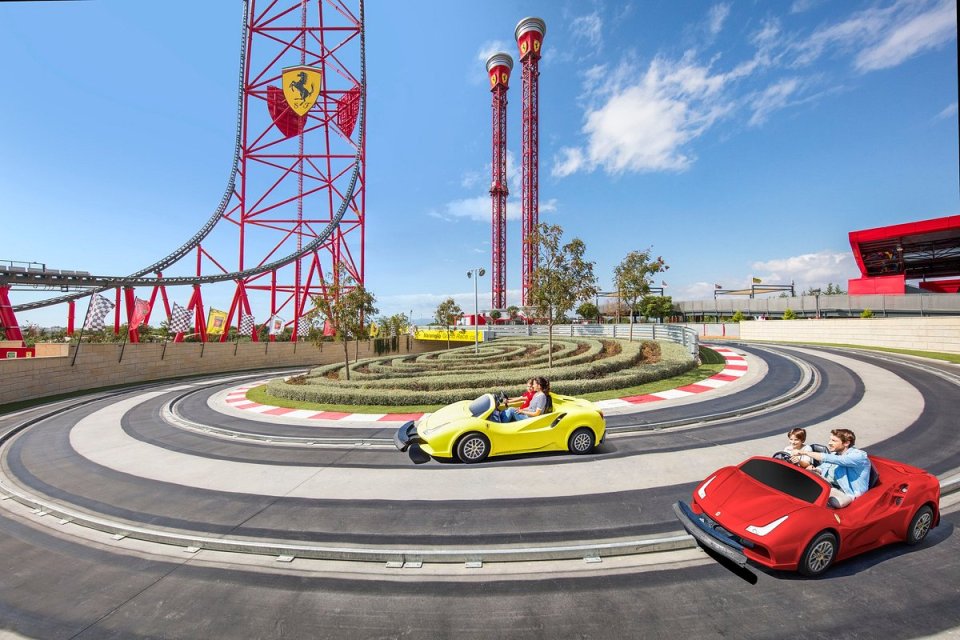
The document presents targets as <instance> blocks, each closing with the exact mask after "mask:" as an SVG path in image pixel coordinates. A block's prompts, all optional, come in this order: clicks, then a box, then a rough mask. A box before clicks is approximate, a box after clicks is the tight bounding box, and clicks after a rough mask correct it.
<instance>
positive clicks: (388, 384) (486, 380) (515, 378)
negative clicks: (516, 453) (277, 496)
mask: <svg viewBox="0 0 960 640" xmlns="http://www.w3.org/2000/svg"><path fill="white" fill-rule="evenodd" d="M540 342H544V343H545V342H546V340H545V339H542V338H537V337H520V338H502V339H500V340H497V343H498V347H497V351H498V352H499V353H500V354H501V355H502V354H504V353H508V352H509V353H516V351H517V349H520V348H522V350H523V351H524V352H525V353H528V352H529V353H530V355H533V354H538V355H537V356H536V357H533V358H531V360H532V361H530V360H518V361H515V362H511V363H507V364H505V363H503V362H502V361H501V362H490V363H487V364H486V365H484V364H480V363H479V362H474V363H473V366H472V367H471V368H470V369H469V371H464V370H462V369H459V368H458V369H449V368H446V367H439V368H438V370H430V368H429V367H430V365H431V364H437V363H439V362H440V360H439V359H438V358H434V359H432V360H433V361H431V359H430V358H427V357H425V356H427V355H431V356H432V355H436V354H437V352H434V353H432V354H421V355H420V356H404V357H397V356H381V357H376V358H366V359H364V360H361V361H359V362H357V363H352V364H351V366H350V376H351V380H349V381H347V380H344V379H341V376H342V375H344V372H343V364H336V365H327V366H324V367H318V368H316V369H314V370H312V371H311V372H310V374H308V375H306V376H302V377H300V378H299V379H298V380H297V381H296V383H288V382H286V381H284V380H274V381H271V382H270V383H269V384H268V385H267V392H268V393H269V394H270V395H272V396H275V397H278V398H286V399H288V400H296V401H303V402H313V403H317V404H358V405H397V406H400V405H408V404H409V405H414V404H446V403H450V402H455V401H457V400H463V399H465V398H470V397H475V396H478V395H480V394H482V393H486V392H489V391H494V390H501V389H502V390H505V391H507V392H508V393H509V394H511V395H512V394H514V393H516V392H517V391H518V390H519V389H520V388H522V387H523V384H524V383H525V382H526V380H527V379H529V378H530V377H533V376H537V375H546V376H547V377H549V378H550V382H551V388H552V390H554V391H556V392H558V393H564V394H571V395H577V394H583V393H589V392H593V391H605V390H610V389H620V388H625V387H631V386H636V385H639V384H644V383H647V382H652V381H654V380H659V379H662V378H665V377H670V376H674V375H678V374H680V373H683V372H685V371H688V370H689V369H691V368H693V367H694V366H696V362H695V361H694V360H693V359H692V358H691V357H690V355H689V354H688V353H687V352H686V351H685V349H684V348H683V347H682V346H681V345H678V344H676V343H673V342H625V341H620V340H617V341H615V343H616V348H613V349H609V348H608V349H607V350H606V351H607V353H604V344H603V341H600V340H595V339H592V338H575V339H570V338H567V339H564V340H563V341H558V340H557V339H556V338H554V343H555V345H556V344H557V343H558V342H562V345H563V346H562V347H561V349H562V353H567V354H572V353H575V352H576V351H577V349H582V346H581V345H586V348H585V349H582V352H581V353H580V354H578V355H576V356H570V357H568V358H566V359H563V358H560V357H558V354H559V353H561V350H560V349H558V350H557V351H556V352H555V353H554V366H553V367H552V368H550V369H547V368H546V367H545V366H544V363H542V362H540V359H539V353H541V347H543V345H541V344H539V343H540ZM610 342H611V341H609V340H608V341H607V343H610ZM490 346H491V345H487V347H488V349H489V347H490ZM571 346H572V348H571ZM608 346H609V344H608ZM530 347H536V348H535V349H532V350H531V349H530ZM458 351H459V352H460V354H459V355H460V357H461V362H463V358H465V357H467V356H468V355H473V346H472V345H471V346H468V347H460V348H458V349H452V350H450V351H445V352H442V353H443V355H444V356H446V357H445V358H444V360H448V359H449V358H450V357H452V356H454V355H456V354H455V353H454V352H458ZM610 351H613V352H614V353H609V352H610ZM588 354H590V355H589V357H590V358H593V359H592V360H587V357H588ZM603 355H606V357H601V356H603ZM645 356H646V360H645V359H644V357H645ZM414 367H423V369H419V370H416V371H410V370H408V369H409V368H414ZM387 370H393V371H392V372H390V371H387ZM365 371H370V372H372V371H377V373H367V372H365Z"/></svg>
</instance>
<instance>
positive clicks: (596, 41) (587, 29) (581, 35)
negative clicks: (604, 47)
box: [570, 12, 603, 49]
mask: <svg viewBox="0 0 960 640" xmlns="http://www.w3.org/2000/svg"><path fill="white" fill-rule="evenodd" d="M570 30H571V31H573V37H574V39H575V40H583V41H586V42H587V43H589V44H590V46H591V47H593V48H595V49H599V48H600V45H601V44H602V43H603V20H601V18H600V15H599V14H598V13H597V12H593V13H591V14H589V15H585V16H578V17H576V18H574V19H573V20H572V21H571V22H570Z"/></svg>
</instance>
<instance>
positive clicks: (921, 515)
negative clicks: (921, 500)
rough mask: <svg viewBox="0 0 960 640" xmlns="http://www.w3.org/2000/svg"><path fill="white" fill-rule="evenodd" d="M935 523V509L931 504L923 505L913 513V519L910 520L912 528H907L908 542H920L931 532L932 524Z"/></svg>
mask: <svg viewBox="0 0 960 640" xmlns="http://www.w3.org/2000/svg"><path fill="white" fill-rule="evenodd" d="M932 524H933V509H931V508H930V505H927V504H925V505H923V506H922V507H920V508H919V509H917V512H916V513H915V514H913V520H911V521H910V528H908V529H907V544H918V543H920V542H922V541H923V539H924V538H926V537H927V534H928V533H930V525H932Z"/></svg>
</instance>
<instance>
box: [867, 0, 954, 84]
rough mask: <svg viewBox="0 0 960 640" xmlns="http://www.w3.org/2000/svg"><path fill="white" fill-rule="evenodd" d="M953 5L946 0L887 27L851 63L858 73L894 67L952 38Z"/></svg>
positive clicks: (949, 0)
mask: <svg viewBox="0 0 960 640" xmlns="http://www.w3.org/2000/svg"><path fill="white" fill-rule="evenodd" d="M956 33H957V3H956V0H946V1H944V2H941V3H940V4H939V6H937V7H935V8H933V9H932V10H930V11H927V12H925V13H921V14H920V15H917V16H913V17H910V18H909V19H908V20H907V21H906V22H904V23H903V24H899V25H897V24H895V25H891V28H890V29H889V30H887V31H886V32H885V33H884V34H883V38H882V39H881V40H880V42H878V43H876V44H874V45H873V46H871V47H869V48H867V49H865V50H864V51H861V52H860V54H859V55H858V56H857V58H856V60H855V61H854V66H855V67H856V68H857V69H858V70H860V71H875V70H877V69H886V68H889V67H895V66H897V65H898V64H900V63H902V62H903V61H905V60H907V59H909V58H912V57H913V56H915V55H917V54H918V53H920V52H922V51H924V50H927V49H932V48H935V47H938V46H940V45H942V44H944V43H946V42H949V41H951V40H953V39H954V38H956Z"/></svg>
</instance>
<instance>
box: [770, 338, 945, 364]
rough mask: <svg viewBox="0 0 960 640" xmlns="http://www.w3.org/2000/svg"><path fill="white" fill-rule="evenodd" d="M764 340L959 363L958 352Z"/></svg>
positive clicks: (838, 343)
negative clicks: (880, 352)
mask: <svg viewBox="0 0 960 640" xmlns="http://www.w3.org/2000/svg"><path fill="white" fill-rule="evenodd" d="M764 342H776V343H777V344H796V345H806V346H813V347H841V348H844V349H863V350H864V351H885V352H887V353H899V354H901V355H905V356H916V357H918V358H930V359H931V360H944V361H946V362H952V363H954V364H960V353H943V352H940V351H918V350H916V349H894V348H893V347H873V346H868V345H864V344H843V343H840V342H790V341H785V340H777V341H771V340H764Z"/></svg>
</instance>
